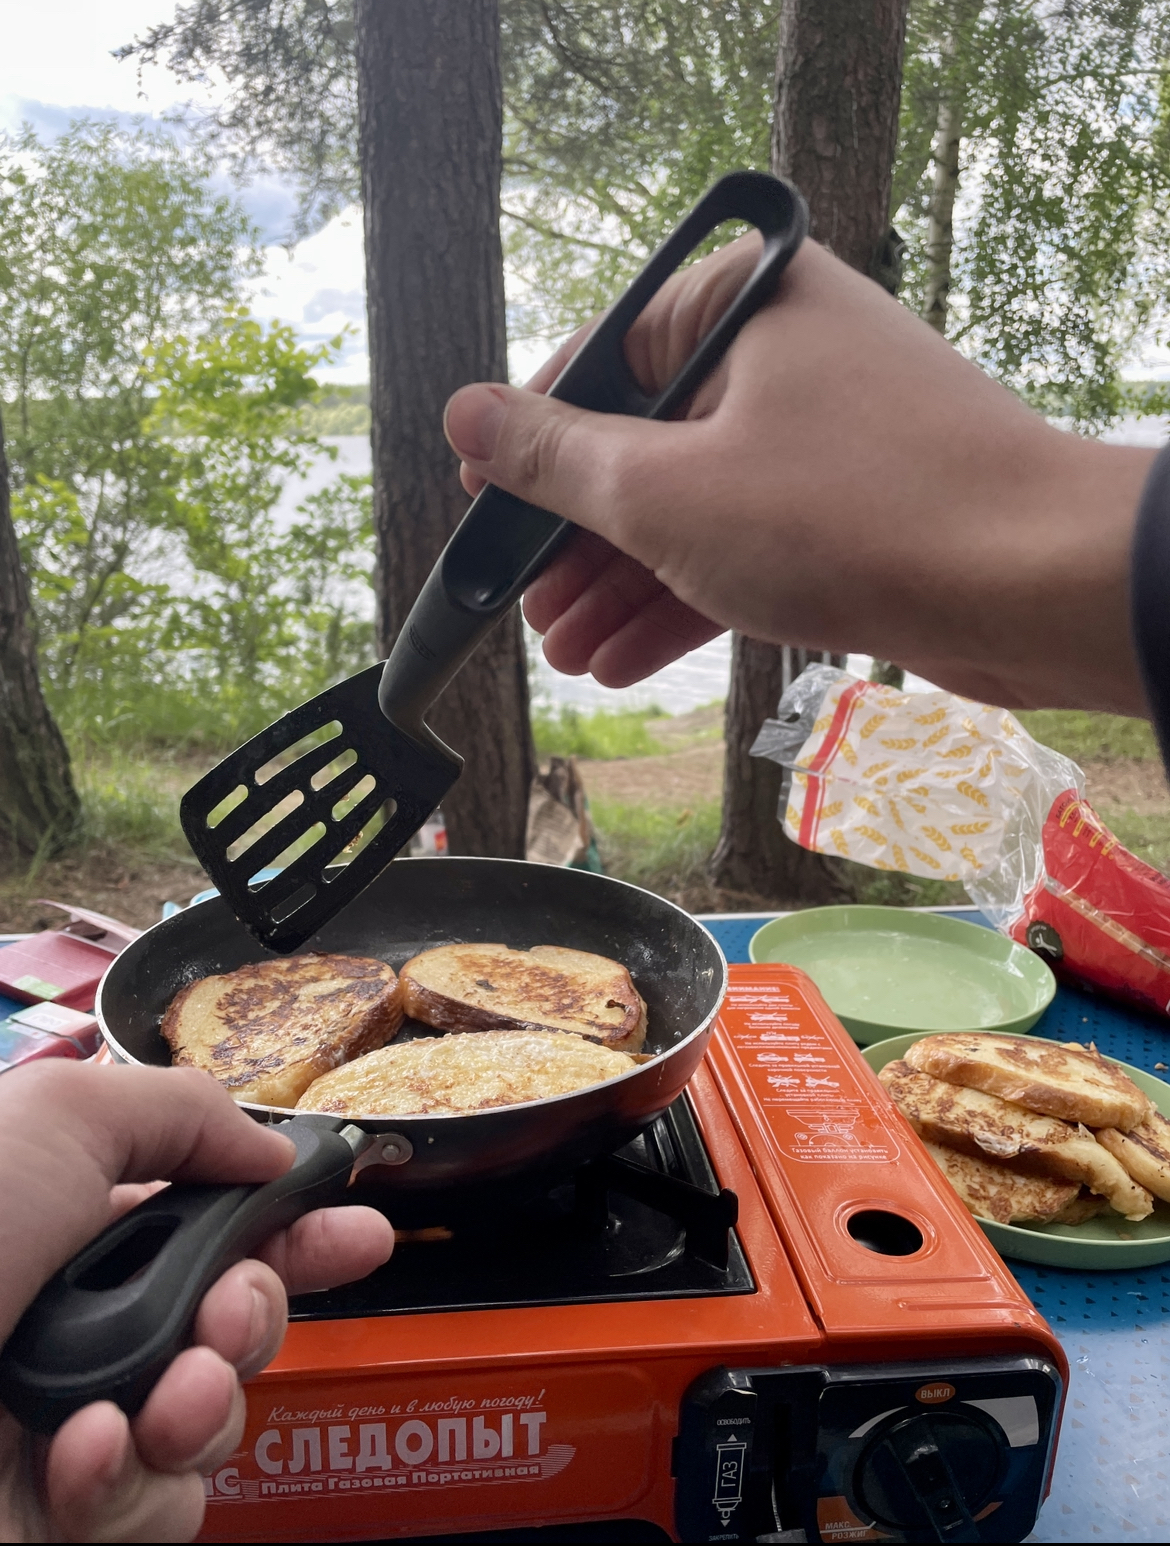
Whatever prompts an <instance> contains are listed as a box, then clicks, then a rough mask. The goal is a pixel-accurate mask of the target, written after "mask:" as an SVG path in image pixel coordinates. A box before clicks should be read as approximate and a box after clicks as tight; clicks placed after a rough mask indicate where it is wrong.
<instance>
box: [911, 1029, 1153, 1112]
mask: <svg viewBox="0 0 1170 1546" xmlns="http://www.w3.org/2000/svg"><path fill="white" fill-rule="evenodd" d="M906 1061H907V1063H909V1065H910V1067H911V1068H916V1069H917V1070H918V1071H919V1073H923V1074H932V1075H933V1076H934V1078H936V1079H945V1080H946V1082H947V1083H948V1084H962V1085H966V1086H967V1087H968V1088H969V1089H972V1090H982V1091H983V1093H984V1094H985V1095H998V1096H1000V1097H1001V1098H1002V1099H1003V1100H1010V1101H1015V1102H1016V1103H1017V1104H1018V1105H1021V1106H1026V1107H1027V1108H1028V1110H1029V1111H1036V1112H1041V1113H1043V1114H1044V1115H1045V1116H1050V1117H1059V1118H1060V1120H1061V1121H1062V1122H1083V1123H1084V1124H1085V1126H1086V1127H1094V1128H1095V1127H1116V1128H1120V1130H1121V1131H1122V1132H1128V1130H1129V1129H1130V1128H1131V1127H1136V1126H1137V1124H1138V1123H1139V1122H1140V1121H1142V1119H1143V1118H1144V1117H1145V1116H1146V1114H1147V1112H1148V1111H1149V1110H1150V1101H1149V1098H1148V1097H1147V1096H1145V1095H1143V1094H1142V1092H1141V1090H1139V1089H1138V1087H1137V1085H1136V1084H1134V1082H1133V1080H1132V1079H1130V1078H1129V1076H1128V1075H1127V1074H1126V1073H1125V1072H1124V1071H1123V1070H1122V1069H1120V1068H1118V1066H1117V1064H1116V1063H1111V1062H1109V1060H1108V1059H1106V1058H1103V1057H1102V1056H1101V1054H1100V1053H1099V1052H1098V1051H1097V1049H1096V1048H1095V1047H1082V1046H1080V1045H1078V1044H1077V1043H1074V1042H1068V1043H1066V1044H1065V1045H1063V1046H1057V1045H1056V1044H1055V1043H1053V1042H1043V1041H1032V1040H1031V1038H1030V1037H1028V1036H997V1035H995V1034H994V1033H993V1032H990V1031H976V1032H961V1031H947V1032H944V1033H943V1034H941V1035H939V1036H924V1037H923V1038H922V1040H921V1041H918V1042H915V1043H914V1045H913V1046H912V1047H910V1048H909V1049H908V1050H907V1053H906Z"/></svg>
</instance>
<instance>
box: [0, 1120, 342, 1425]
mask: <svg viewBox="0 0 1170 1546" xmlns="http://www.w3.org/2000/svg"><path fill="white" fill-rule="evenodd" d="M280 1130H281V1132H283V1133H286V1134H287V1135H288V1136H289V1137H290V1138H291V1139H292V1140H293V1142H294V1143H295V1144H296V1146H297V1158H296V1160H295V1162H294V1163H293V1165H292V1167H291V1169H289V1170H288V1171H286V1172H285V1174H284V1175H283V1176H281V1177H280V1178H279V1179H278V1180H276V1181H270V1182H269V1183H268V1184H267V1185H266V1186H168V1187H166V1188H164V1189H163V1190H162V1191H161V1192H156V1193H155V1194H154V1196H153V1197H148V1198H147V1200H146V1201H145V1202H144V1203H141V1204H140V1205H139V1206H138V1207H137V1208H134V1209H133V1210H132V1211H131V1212H129V1213H127V1214H124V1215H123V1217H122V1218H120V1219H118V1220H117V1221H116V1222H115V1223H113V1224H111V1225H110V1227H109V1228H108V1229H106V1230H104V1231H103V1232H102V1233H101V1234H100V1235H99V1236H98V1237H97V1239H96V1240H91V1241H90V1243H89V1245H87V1246H86V1247H85V1248H84V1249H83V1250H81V1251H79V1252H78V1254H77V1255H76V1256H75V1257H74V1258H73V1260H72V1261H71V1262H68V1263H67V1264H66V1265H65V1266H64V1267H62V1268H61V1270H60V1272H58V1273H57V1274H56V1276H55V1277H53V1278H51V1279H50V1280H49V1282H48V1283H46V1284H45V1286H44V1288H42V1289H41V1291H40V1293H39V1294H38V1295H37V1297H36V1298H35V1299H34V1300H33V1302H32V1304H31V1305H29V1307H28V1309H27V1310H26V1311H25V1312H24V1315H23V1316H22V1318H21V1320H20V1321H19V1323H18V1324H17V1326H16V1329H15V1330H14V1331H13V1333H12V1335H11V1336H10V1337H9V1339H8V1342H7V1343H6V1345H5V1347H4V1350H3V1352H2V1353H0V1401H2V1402H3V1403H4V1405H5V1406H6V1407H7V1408H8V1410H9V1411H10V1412H11V1413H12V1414H13V1416H14V1417H16V1418H18V1419H19V1420H20V1421H21V1422H22V1423H23V1424H24V1426H25V1427H26V1428H32V1429H33V1430H34V1431H35V1432H37V1433H56V1431H57V1429H58V1428H59V1427H60V1426H61V1424H62V1423H63V1422H64V1421H65V1420H66V1418H68V1417H71V1416H72V1415H73V1413H74V1412H76V1411H79V1410H80V1408H81V1407H83V1406H87V1405H88V1404H89V1403H90V1402H91V1401H113V1402H116V1403H117V1405H118V1406H120V1407H121V1408H122V1410H123V1411H124V1412H126V1413H127V1415H128V1416H131V1417H133V1416H134V1415H135V1414H136V1413H137V1412H139V1411H141V1409H142V1407H143V1405H144V1404H145V1402H146V1398H147V1396H148V1395H149V1394H150V1392H151V1391H152V1390H153V1388H154V1385H155V1382H156V1381H157V1379H158V1378H159V1376H160V1375H161V1374H162V1372H163V1370H164V1369H165V1368H166V1367H167V1365H168V1364H169V1363H170V1362H171V1360H172V1359H173V1358H174V1357H175V1355H176V1354H177V1353H179V1352H181V1351H182V1349H183V1348H185V1347H186V1346H188V1344H189V1343H190V1341H191V1335H192V1328H193V1326H194V1323H195V1316H196V1313H197V1312H198V1309H199V1301H200V1300H201V1299H202V1298H203V1295H204V1294H205V1293H206V1292H207V1290H208V1289H209V1288H210V1287H211V1285H212V1283H214V1282H215V1280H216V1278H218V1277H219V1276H220V1274H221V1273H223V1272H225V1271H226V1270H227V1268H228V1267H230V1266H231V1265H232V1264H233V1263H234V1262H237V1261H241V1260H242V1259H243V1258H244V1257H245V1256H247V1255H248V1253H249V1252H250V1251H254V1250H255V1249H256V1248H257V1246H259V1245H262V1244H263V1242H264V1241H265V1240H267V1239H268V1238H269V1236H271V1235H273V1234H275V1233H276V1231H277V1230H278V1229H284V1228H285V1227H286V1226H287V1225H289V1224H291V1223H293V1222H294V1220H296V1219H298V1218H300V1217H301V1215H302V1214H304V1213H309V1212H311V1211H312V1209H314V1208H326V1207H329V1206H330V1205H331V1204H334V1203H338V1202H341V1201H342V1200H343V1199H344V1197H345V1190H346V1187H347V1185H348V1183H349V1178H350V1174H351V1172H352V1170H353V1164H354V1158H355V1148H356V1149H360V1148H362V1147H364V1146H365V1144H366V1143H367V1142H368V1140H367V1139H366V1135H365V1134H364V1133H361V1132H360V1130H358V1129H350V1128H346V1126H345V1123H344V1121H343V1120H335V1119H332V1118H329V1117H295V1118H294V1119H293V1120H292V1121H291V1122H288V1123H285V1124H284V1125H283V1126H282V1127H281V1129H280ZM343 1130H344V1131H343ZM355 1135H356V1136H355Z"/></svg>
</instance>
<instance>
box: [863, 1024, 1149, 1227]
mask: <svg viewBox="0 0 1170 1546" xmlns="http://www.w3.org/2000/svg"><path fill="white" fill-rule="evenodd" d="M878 1078H879V1079H880V1080H881V1082H882V1084H884V1085H885V1087H886V1090H887V1091H888V1093H889V1095H890V1097H891V1098H892V1100H893V1102H894V1104H895V1105H896V1106H897V1107H898V1110H899V1111H900V1112H901V1113H902V1115H903V1116H904V1117H905V1118H906V1119H907V1121H908V1122H909V1123H910V1125H911V1127H912V1128H913V1129H914V1131H915V1132H916V1133H917V1134H918V1135H919V1137H921V1138H922V1139H923V1141H924V1142H925V1144H926V1148H927V1150H928V1152H929V1153H930V1155H931V1157H932V1159H934V1161H935V1162H936V1164H937V1165H938V1166H939V1168H940V1170H941V1171H942V1172H943V1174H944V1175H945V1176H946V1178H947V1180H948V1181H949V1182H950V1183H951V1185H952V1186H953V1187H954V1189H955V1191H956V1192H957V1193H958V1195H959V1197H960V1198H961V1199H962V1201H963V1203H964V1204H965V1205H966V1207H967V1208H969V1209H970V1211H971V1212H972V1213H974V1214H976V1215H977V1216H978V1217H980V1218H986V1219H991V1220H994V1221H995V1222H996V1223H999V1224H1024V1225H1028V1224H1031V1225H1038V1224H1052V1223H1062V1224H1079V1223H1082V1222H1084V1221H1085V1220H1086V1219H1089V1218H1093V1217H1095V1216H1096V1215H1098V1214H1102V1213H1109V1212H1113V1213H1114V1214H1120V1215H1121V1216H1122V1217H1123V1218H1125V1219H1128V1220H1131V1221H1134V1222H1136V1221H1138V1220H1140V1219H1144V1218H1147V1217H1148V1216H1149V1215H1150V1214H1151V1213H1152V1212H1153V1210H1154V1205H1155V1204H1154V1200H1155V1198H1160V1199H1162V1200H1163V1201H1165V1202H1170V1121H1167V1119H1166V1118H1165V1117H1164V1116H1163V1115H1162V1114H1161V1113H1160V1112H1159V1111H1158V1110H1157V1109H1156V1107H1155V1106H1154V1105H1153V1103H1152V1102H1151V1101H1150V1099H1149V1098H1148V1097H1147V1096H1146V1095H1145V1094H1144V1093H1143V1092H1142V1091H1141V1090H1139V1089H1138V1087H1137V1085H1136V1084H1134V1082H1133V1080H1132V1079H1130V1078H1129V1076H1128V1074H1126V1073H1125V1071H1124V1069H1122V1068H1120V1067H1118V1065H1117V1064H1116V1063H1113V1062H1111V1061H1110V1060H1109V1059H1108V1058H1104V1057H1102V1056H1101V1054H1100V1053H1099V1052H1098V1051H1097V1049H1096V1047H1093V1046H1088V1047H1084V1046H1080V1045H1079V1044H1077V1043H1075V1042H1066V1043H1062V1044H1058V1043H1055V1042H1047V1041H1033V1040H1031V1039H1030V1038H1028V1037H1026V1036H1000V1035H996V1034H994V1033H990V1032H984V1031H975V1032H963V1033H959V1032H948V1033H945V1034H941V1035H938V1036H926V1037H923V1039H922V1040H921V1041H918V1042H915V1043H914V1045H913V1046H912V1047H910V1048H909V1049H908V1051H907V1052H906V1055H905V1057H904V1058H899V1059H898V1060H897V1061H896V1062H892V1063H887V1064H886V1066H885V1067H884V1068H883V1069H882V1070H881V1072H880V1073H879V1075H878Z"/></svg>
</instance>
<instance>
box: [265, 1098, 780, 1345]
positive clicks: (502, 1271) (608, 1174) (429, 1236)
mask: <svg viewBox="0 0 1170 1546" xmlns="http://www.w3.org/2000/svg"><path fill="white" fill-rule="evenodd" d="M495 1202H496V1206H495V1207H494V1208H493V1207H491V1206H485V1205H484V1204H483V1200H482V1199H477V1204H476V1207H475V1208H474V1209H473V1210H468V1211H463V1210H461V1209H460V1207H459V1200H458V1198H450V1199H447V1203H448V1207H447V1214H448V1217H447V1218H442V1217H441V1215H442V1213H443V1207H442V1205H439V1206H438V1207H437V1208H436V1211H435V1220H434V1222H435V1224H436V1225H439V1224H445V1225H447V1227H437V1228H428V1229H422V1230H415V1231H408V1232H407V1235H406V1239H405V1241H404V1242H402V1243H400V1244H399V1245H398V1247H397V1249H396V1250H395V1252H394V1256H393V1257H392V1259H391V1260H390V1261H389V1262H388V1263H387V1264H386V1266H385V1267H381V1268H379V1269H378V1270H377V1271H376V1272H373V1273H371V1274H370V1276H369V1277H368V1278H364V1279H363V1280H362V1281H361V1282H360V1283H350V1284H346V1285H345V1286H343V1287H342V1288H338V1289H332V1290H330V1291H329V1292H328V1293H323V1294H305V1295H301V1296H300V1297H298V1298H295V1299H293V1300H292V1301H291V1303H290V1306H289V1310H290V1317H291V1318H292V1319H293V1320H330V1319H340V1318H346V1317H352V1316H368V1315H403V1314H410V1313H416V1314H417V1313H419V1312H425V1311H429V1310H470V1309H502V1308H514V1307H519V1306H525V1305H550V1304H598V1303H606V1302H611V1301H628V1300H635V1299H687V1298H695V1297H706V1296H710V1295H723V1294H748V1293H753V1292H754V1291H755V1283H754V1281H753V1279H752V1275H751V1271H750V1269H749V1267H748V1264H747V1260H746V1258H745V1256H744V1254H743V1250H742V1248H741V1246H740V1244H739V1240H738V1238H737V1236H736V1233H735V1229H734V1225H735V1222H736V1217H737V1213H738V1199H737V1198H736V1195H735V1193H734V1192H731V1191H727V1190H726V1189H724V1190H720V1188H719V1185H718V1182H717V1180H716V1178H715V1173H714V1170H713V1169H712V1166H711V1162H710V1160H709V1158H708V1156H707V1152H706V1149H705V1148H704V1146H703V1140H702V1138H701V1137H700V1135H699V1130H698V1127H697V1125H696V1123H695V1119H694V1116H693V1115H692V1113H691V1109H690V1106H689V1104H688V1103H687V1101H686V1098H685V1096H680V1098H679V1099H678V1100H677V1101H675V1103H674V1105H673V1106H672V1107H671V1108H670V1110H669V1111H667V1112H665V1113H664V1115H663V1116H661V1117H659V1119H658V1120H657V1122H655V1123H654V1124H653V1125H652V1126H651V1127H650V1128H648V1129H647V1130H646V1132H644V1133H642V1134H641V1135H640V1136H639V1137H638V1138H636V1139H634V1141H633V1142H632V1143H629V1144H627V1145H626V1146H625V1148H623V1149H621V1150H619V1151H618V1153H617V1154H613V1155H607V1156H606V1157H604V1158H603V1159H599V1160H594V1161H592V1162H591V1163H590V1164H588V1165H585V1166H583V1167H582V1169H581V1170H579V1171H578V1172H577V1174H576V1176H575V1177H574V1178H573V1179H572V1180H570V1181H568V1182H566V1183H565V1184H564V1185H561V1186H557V1187H554V1188H553V1189H552V1190H551V1191H549V1192H547V1193H545V1194H543V1195H541V1196H539V1197H536V1198H526V1199H524V1200H522V1201H520V1202H519V1203H517V1202H516V1201H515V1199H514V1197H513V1196H512V1194H510V1193H507V1192H504V1193H502V1194H501V1195H500V1196H499V1197H498V1198H497V1199H495ZM390 1211H391V1213H392V1212H393V1209H392V1206H391V1209H390Z"/></svg>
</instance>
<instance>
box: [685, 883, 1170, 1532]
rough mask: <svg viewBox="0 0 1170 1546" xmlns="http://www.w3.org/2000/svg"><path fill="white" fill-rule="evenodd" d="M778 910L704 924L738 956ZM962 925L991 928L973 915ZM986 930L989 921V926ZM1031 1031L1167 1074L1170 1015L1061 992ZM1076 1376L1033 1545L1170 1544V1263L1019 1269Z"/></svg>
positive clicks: (959, 912)
mask: <svg viewBox="0 0 1170 1546" xmlns="http://www.w3.org/2000/svg"><path fill="white" fill-rule="evenodd" d="M774 916H775V914H772V913H760V914H753V915H750V916H745V915H733V916H731V917H719V916H709V917H705V918H704V919H703V922H704V923H705V924H706V926H707V927H708V928H709V929H710V930H711V933H712V934H714V936H715V938H716V939H717V940H718V941H719V944H720V946H721V947H722V949H723V953H724V955H725V956H726V957H727V959H728V960H729V961H746V960H747V959H748V942H749V941H750V939H751V937H752V935H753V934H754V933H755V931H756V930H757V929H758V928H759V927H760V926H761V925H762V924H764V923H766V922H767V921H768V919H769V918H770V917H774ZM949 916H950V917H953V918H960V919H965V920H967V921H969V922H972V923H980V924H984V925H985V920H984V919H983V918H982V916H981V915H980V914H979V913H977V912H975V911H974V910H968V909H955V910H953V911H951V912H949ZM985 926H986V925H985ZM1033 1034H1034V1035H1036V1036H1048V1037H1051V1038H1052V1040H1054V1041H1093V1042H1096V1044H1097V1046H1098V1047H1099V1048H1100V1049H1101V1051H1102V1052H1104V1053H1105V1054H1106V1055H1107V1056H1109V1057H1115V1058H1118V1059H1119V1060H1120V1061H1121V1062H1123V1063H1131V1064H1132V1065H1133V1066H1134V1067H1135V1068H1142V1069H1144V1070H1145V1071H1146V1072H1147V1073H1150V1074H1153V1075H1154V1076H1155V1077H1156V1078H1165V1077H1167V1075H1166V1072H1165V1071H1164V1070H1161V1069H1155V1067H1154V1065H1155V1063H1170V1020H1164V1019H1162V1018H1160V1017H1159V1016H1157V1015H1148V1014H1142V1013H1140V1012H1138V1011H1136V1010H1127V1009H1124V1008H1122V1007H1121V1005H1119V1004H1115V1003H1112V1002H1111V1001H1110V1000H1108V999H1104V998H1097V997H1095V996H1093V995H1090V994H1088V993H1082V992H1079V991H1078V990H1077V989H1075V988H1069V987H1065V986H1063V985H1062V986H1061V987H1060V988H1058V989H1057V993H1056V997H1055V999H1054V1000H1053V1001H1052V1004H1051V1005H1050V1006H1049V1008H1048V1009H1047V1011H1046V1012H1045V1014H1044V1016H1043V1018H1042V1019H1041V1020H1040V1021H1039V1022H1038V1023H1037V1024H1036V1026H1035V1028H1034V1031H1033ZM1009 1266H1010V1267H1011V1270H1012V1272H1013V1273H1014V1274H1015V1276H1016V1279H1017V1281H1018V1282H1019V1284H1020V1286H1021V1288H1023V1290H1024V1292H1025V1293H1026V1294H1027V1295H1028V1296H1029V1297H1030V1298H1031V1300H1032V1302H1033V1303H1034V1304H1035V1305H1036V1307H1037V1309H1038V1310H1040V1312H1041V1313H1042V1314H1043V1315H1044V1316H1045V1317H1046V1318H1047V1320H1048V1323H1049V1324H1050V1325H1051V1327H1052V1329H1053V1330H1054V1331H1055V1332H1056V1334H1057V1336H1058V1337H1059V1338H1060V1340H1061V1342H1062V1343H1063V1344H1064V1350H1065V1352H1066V1353H1067V1354H1068V1361H1069V1365H1070V1368H1071V1370H1072V1381H1071V1388H1070V1391H1069V1399H1068V1405H1067V1407H1066V1408H1065V1414H1064V1425H1063V1428H1062V1430H1061V1436H1060V1445H1059V1448H1058V1451H1057V1456H1056V1470H1055V1473H1054V1475H1053V1479H1052V1493H1051V1495H1050V1497H1049V1498H1048V1501H1047V1502H1046V1503H1045V1505H1044V1507H1043V1509H1042V1510H1041V1513H1040V1518H1039V1520H1038V1521H1037V1524H1036V1528H1035V1530H1034V1531H1033V1533H1032V1534H1031V1535H1029V1536H1028V1540H1029V1541H1085V1540H1093V1539H1100V1540H1103V1541H1170V1263H1168V1264H1167V1265H1166V1266H1164V1267H1139V1268H1137V1269H1135V1270H1134V1271H1132V1272H1117V1273H1105V1272H1061V1271H1058V1270H1057V1269H1056V1268H1054V1267H1034V1266H1032V1265H1030V1264H1029V1263H1028V1262H1016V1261H1013V1262H1010V1263H1009Z"/></svg>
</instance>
